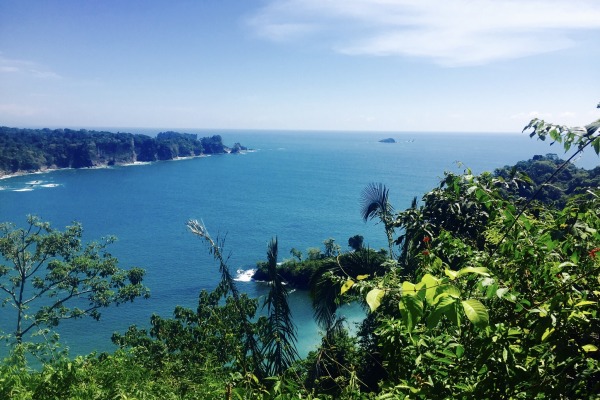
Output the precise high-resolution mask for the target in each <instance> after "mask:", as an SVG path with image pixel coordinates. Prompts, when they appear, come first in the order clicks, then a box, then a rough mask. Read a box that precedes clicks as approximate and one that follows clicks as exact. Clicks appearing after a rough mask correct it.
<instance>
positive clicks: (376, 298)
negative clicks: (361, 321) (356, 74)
mask: <svg viewBox="0 0 600 400" xmlns="http://www.w3.org/2000/svg"><path fill="white" fill-rule="evenodd" d="M384 294H385V291H383V290H381V289H377V288H375V289H372V290H371V291H369V293H367V304H368V305H369V308H370V309H371V312H373V311H375V310H377V308H378V307H379V306H380V305H381V299H382V298H383V295H384Z"/></svg>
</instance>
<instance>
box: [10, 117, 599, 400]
mask: <svg viewBox="0 0 600 400" xmlns="http://www.w3.org/2000/svg"><path fill="white" fill-rule="evenodd" d="M599 126H600V121H596V122H595V123H593V124H590V125H588V126H586V127H585V128H583V129H571V128H567V127H562V126H556V125H553V124H549V123H546V122H544V121H541V120H533V121H532V122H531V123H530V124H529V125H528V126H527V127H526V128H525V130H528V131H530V135H531V136H532V137H536V138H540V139H544V140H545V139H549V140H552V141H554V142H556V143H557V144H558V145H561V146H563V147H564V148H565V150H566V149H569V148H571V147H575V148H576V149H577V150H578V151H583V150H585V149H588V148H592V149H593V150H594V151H595V152H596V154H598V153H600V132H599V131H598V128H599ZM537 161H540V162H543V163H545V164H544V165H546V164H548V163H552V164H553V165H555V166H557V165H558V167H557V168H555V169H554V171H553V172H551V173H550V176H548V179H546V180H545V181H542V180H541V179H543V176H541V175H543V174H541V173H540V177H539V178H540V181H539V182H537V183H536V181H535V179H534V178H532V177H527V176H526V175H525V173H526V172H527V171H526V168H524V169H523V170H519V169H518V168H508V169H507V168H504V169H502V170H499V171H497V172H496V173H482V174H480V175H474V174H472V173H471V172H470V171H469V170H465V171H464V173H462V174H454V173H446V174H445V176H444V177H443V179H442V180H441V182H440V183H439V185H438V186H437V187H436V188H434V189H433V190H431V191H430V192H428V193H426V194H424V195H423V197H422V198H421V199H420V200H417V199H415V201H413V202H412V204H411V206H410V207H409V208H407V209H405V210H403V211H395V210H394V208H392V207H391V205H390V204H389V203H388V191H387V188H386V187H385V185H384V184H378V183H375V184H372V185H369V186H368V187H367V188H366V189H365V192H364V193H363V199H362V200H363V202H362V203H363V211H364V212H363V213H362V215H360V216H357V217H362V218H364V219H367V220H368V219H370V218H376V219H379V220H380V221H381V222H382V223H383V226H384V229H385V231H386V232H385V233H386V235H387V236H388V238H389V246H388V247H389V248H388V249H383V250H382V251H374V250H372V249H368V248H364V247H362V246H358V245H357V242H360V243H362V240H358V238H354V239H353V240H351V241H349V245H350V243H352V244H353V245H351V246H350V247H351V251H348V252H344V251H342V250H341V248H340V246H336V245H335V242H334V241H333V242H332V241H331V240H328V241H326V242H327V243H328V244H327V245H326V246H328V248H326V250H325V251H321V250H320V249H317V250H316V251H315V250H313V251H309V256H308V257H307V259H304V260H303V255H302V253H301V252H300V251H299V250H297V249H293V250H292V252H291V256H292V260H293V261H292V260H290V261H288V262H286V263H284V264H283V266H282V267H278V266H277V258H278V251H277V248H278V243H277V240H276V239H273V240H272V241H271V242H270V243H269V246H268V247H267V261H266V263H265V264H264V266H263V267H264V268H263V269H264V273H265V274H266V279H265V280H267V281H268V282H269V285H270V294H269V295H268V296H267V297H266V298H264V299H261V300H260V301H259V300H258V299H252V298H249V297H248V296H246V295H245V294H243V293H240V292H239V291H238V290H237V288H236V286H235V281H234V280H233V279H232V275H231V273H230V271H229V267H228V266H227V259H226V258H225V257H224V256H223V253H222V251H223V241H221V240H219V238H217V239H213V238H212V237H211V236H210V234H209V233H208V232H207V230H206V228H205V227H204V226H203V225H202V224H201V223H199V222H197V221H189V222H188V228H189V229H190V231H191V233H192V234H193V235H196V236H197V237H198V238H199V239H201V241H202V242H203V243H205V244H206V245H207V247H208V250H209V252H211V254H213V256H214V257H215V263H216V264H217V268H219V271H220V273H221V281H220V283H219V284H218V285H217V287H216V288H214V290H212V291H202V292H201V293H200V294H199V298H198V305H197V308H195V309H187V308H184V307H178V308H177V309H175V310H174V317H173V318H169V319H165V318H161V317H158V316H155V317H153V318H152V320H151V321H150V325H151V327H150V328H149V329H148V330H146V329H140V328H137V327H135V326H132V327H130V329H129V330H128V331H127V332H124V333H121V334H116V335H114V337H113V341H114V342H115V343H117V344H118V345H119V350H117V351H116V352H114V353H112V354H90V355H88V356H80V357H76V358H73V359H71V358H68V357H60V358H58V359H57V360H54V361H49V362H47V363H45V364H44V365H43V367H42V368H41V369H39V370H33V369H30V368H28V366H27V364H26V363H25V362H24V359H23V358H18V357H14V356H12V357H9V358H8V359H6V360H5V361H4V362H3V364H2V365H1V366H0V397H2V398H14V399H32V398H72V399H89V398H97V399H115V398H117V399H126V398H127V399H130V398H136V399H207V398H215V399H216V398H218V399H223V398H225V399H267V398H269V399H270V398H277V399H338V398H343V399H546V398H547V399H574V398H577V399H587V398H594V397H595V396H597V394H598V393H600V364H599V363H600V352H599V347H600V336H599V332H600V316H599V307H598V302H599V300H600V298H599V297H600V254H599V253H600V232H599V229H600V190H599V188H598V186H597V183H595V181H593V182H588V181H586V179H583V178H582V182H583V181H585V182H583V184H582V185H581V186H579V187H574V186H567V187H565V186H560V185H559V184H556V183H553V181H551V180H550V179H554V177H556V176H560V174H562V173H563V171H565V170H567V171H568V170H569V168H571V167H569V166H568V164H567V163H561V162H555V161H557V160H554V159H553V157H543V158H539V159H534V160H532V161H530V162H529V164H531V165H534V164H535V162H537ZM534 170H536V169H535V168H534ZM539 170H540V171H541V170H542V169H541V168H540V169H539ZM571 173H573V172H571ZM582 174H583V173H580V172H577V175H582ZM533 175H535V174H533ZM591 179H592V180H593V179H595V178H593V177H592V178H591ZM566 181H569V182H570V181H571V179H566ZM565 184H567V185H571V183H567V182H565ZM549 185H554V187H556V188H561V189H560V190H562V191H564V193H561V194H564V195H565V197H564V198H561V199H560V201H559V200H558V199H557V198H555V197H554V195H553V192H552V191H546V189H547V188H549V187H550V186H549ZM571 189H572V190H571ZM567 191H569V193H566V192H567ZM351 239H352V238H351ZM294 250H295V251H294ZM300 266H303V267H302V268H301V267H300ZM286 268H287V269H288V270H295V269H298V270H300V269H304V270H310V274H307V275H309V276H308V278H307V279H308V283H307V285H308V287H309V288H310V291H311V296H312V299H313V305H314V311H315V318H316V319H317V321H318V323H319V325H320V326H321V328H322V331H323V335H322V339H321V344H320V346H319V348H318V349H317V350H316V351H314V352H312V353H310V354H309V355H308V357H306V358H305V359H303V360H302V359H299V358H298V357H297V352H296V351H295V348H294V339H295V337H296V335H297V331H296V327H295V326H294V324H293V320H292V319H291V318H290V314H289V307H287V297H286V289H285V285H282V282H283V281H284V274H285V273H286V272H285V271H286ZM299 274H300V273H299ZM302 279H304V277H303V278H302ZM346 302H360V303H361V304H363V305H364V307H365V308H366V310H368V316H367V317H366V318H365V320H364V321H363V323H362V324H361V326H360V327H359V329H358V332H357V334H356V335H351V334H349V332H348V329H347V326H346V324H345V323H344V320H343V318H340V317H339V316H338V315H337V309H338V308H339V306H340V305H341V304H343V303H346ZM261 303H262V304H261ZM260 307H263V310H264V311H265V312H264V313H263V314H260V315H259V314H258V313H257V311H258V310H259V309H260Z"/></svg>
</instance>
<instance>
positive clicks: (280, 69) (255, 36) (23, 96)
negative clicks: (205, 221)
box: [0, 0, 600, 133]
mask: <svg viewBox="0 0 600 400" xmlns="http://www.w3.org/2000/svg"><path fill="white" fill-rule="evenodd" d="M599 102H600V1H599V0H193V1H185V0H178V1H176V0H173V1H171V0H169V1H166V0H165V1H159V0H127V1H123V0H102V1H97V0H0V125H4V126H11V127H22V128H24V127H50V128H57V127H65V128H67V127H68V128H74V129H81V128H87V129H89V128H95V127H148V128H169V129H174V130H185V129H250V130H259V129H274V130H338V131H340V130H341V131H411V132H418V131H443V132H515V133H516V132H520V131H521V130H522V129H523V127H524V126H525V125H527V123H528V122H529V121H530V120H531V119H532V118H542V119H545V120H547V121H552V122H554V123H559V124H565V125H569V126H581V125H584V124H587V123H590V122H592V121H594V120H596V119H598V118H600V110H599V109H597V108H596V106H597V105H598V103H599Z"/></svg>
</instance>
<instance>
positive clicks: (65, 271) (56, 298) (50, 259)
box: [0, 216, 149, 344]
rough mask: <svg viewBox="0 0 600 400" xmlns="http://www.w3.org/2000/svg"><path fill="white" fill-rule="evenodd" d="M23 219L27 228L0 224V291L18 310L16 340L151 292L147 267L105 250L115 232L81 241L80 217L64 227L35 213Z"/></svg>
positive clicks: (96, 318)
mask: <svg viewBox="0 0 600 400" xmlns="http://www.w3.org/2000/svg"><path fill="white" fill-rule="evenodd" d="M27 223H28V225H29V226H28V227H27V228H25V229H23V228H16V227H14V225H12V224H9V223H3V224H0V234H1V236H0V254H1V256H2V258H0V292H2V293H4V295H5V298H4V300H3V303H2V305H3V306H5V305H7V304H8V305H10V306H11V307H12V308H13V309H14V310H16V316H15V325H14V335H15V339H16V341H17V343H19V344H20V343H22V342H23V338H24V337H25V336H26V335H27V334H30V333H31V331H32V329H34V328H35V327H42V326H46V327H55V326H57V325H58V324H59V322H60V321H62V320H65V319H71V318H81V317H84V316H91V317H92V318H94V319H95V320H98V319H99V318H100V309H101V308H103V307H108V306H110V305H112V304H115V305H119V304H121V303H125V302H130V301H133V300H134V299H135V298H137V297H145V298H147V297H148V296H149V290H148V289H147V288H146V287H145V286H143V285H142V279H143V277H144V273H145V271H144V270H142V269H140V268H132V269H130V270H123V269H119V268H118V266H117V264H118V261H117V259H116V258H115V257H113V256H112V255H111V254H110V253H108V252H107V251H106V247H107V246H108V245H109V244H110V243H112V242H114V240H115V238H107V239H105V240H104V242H102V243H96V242H92V243H89V244H87V245H84V244H82V242H81V237H82V233H83V229H82V226H81V224H79V223H74V224H73V225H71V226H68V227H66V229H65V231H63V232H61V231H58V230H55V229H53V228H52V227H51V226H50V224H49V223H48V222H42V221H41V220H40V219H39V218H38V217H35V216H29V217H28V218H27Z"/></svg>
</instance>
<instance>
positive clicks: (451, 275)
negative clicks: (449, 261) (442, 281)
mask: <svg viewBox="0 0 600 400" xmlns="http://www.w3.org/2000/svg"><path fill="white" fill-rule="evenodd" d="M444 273H445V274H446V275H447V276H448V277H449V278H450V279H452V280H455V279H456V278H458V271H453V270H451V269H446V270H444Z"/></svg>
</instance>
